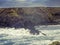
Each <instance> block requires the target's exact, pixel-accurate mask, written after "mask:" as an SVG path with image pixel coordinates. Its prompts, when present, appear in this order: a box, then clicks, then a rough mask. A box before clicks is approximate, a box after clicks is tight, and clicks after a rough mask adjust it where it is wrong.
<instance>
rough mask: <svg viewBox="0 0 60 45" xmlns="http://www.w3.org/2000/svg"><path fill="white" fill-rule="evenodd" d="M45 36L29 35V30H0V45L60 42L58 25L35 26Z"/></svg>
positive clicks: (42, 44)
mask: <svg viewBox="0 0 60 45" xmlns="http://www.w3.org/2000/svg"><path fill="white" fill-rule="evenodd" d="M35 28H36V29H37V30H39V31H41V32H42V33H45V34H46V35H43V34H42V33H40V34H39V35H32V34H30V31H29V29H26V30H25V29H24V28H20V29H15V28H0V45H48V44H50V43H51V42H53V41H60V25H48V26H44V25H43V26H35Z"/></svg>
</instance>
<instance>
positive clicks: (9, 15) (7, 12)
mask: <svg viewBox="0 0 60 45" xmlns="http://www.w3.org/2000/svg"><path fill="white" fill-rule="evenodd" d="M59 12H60V8H48V7H35V8H31V7H30V8H0V26H1V27H26V26H29V25H30V26H34V25H43V24H57V23H52V22H54V20H55V22H56V20H57V18H58V17H59V16H60V14H56V13H59ZM57 15H58V16H57Z"/></svg>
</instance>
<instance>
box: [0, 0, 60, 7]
mask: <svg viewBox="0 0 60 45" xmlns="http://www.w3.org/2000/svg"><path fill="white" fill-rule="evenodd" d="M4 7H60V0H0V8H4Z"/></svg>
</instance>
